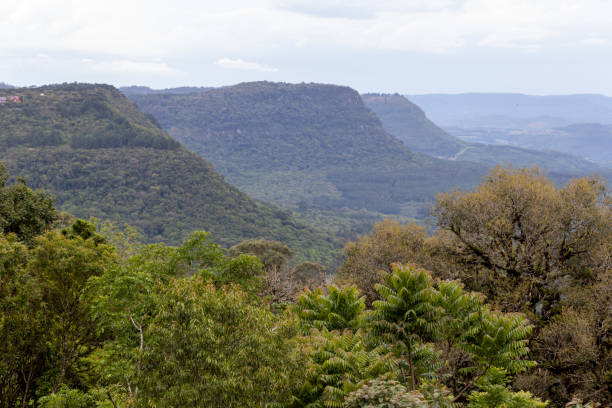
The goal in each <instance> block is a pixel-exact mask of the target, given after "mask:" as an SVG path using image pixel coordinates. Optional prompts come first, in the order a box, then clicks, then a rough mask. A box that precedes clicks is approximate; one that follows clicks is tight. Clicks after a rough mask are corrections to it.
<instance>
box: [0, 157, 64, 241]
mask: <svg viewBox="0 0 612 408" xmlns="http://www.w3.org/2000/svg"><path fill="white" fill-rule="evenodd" d="M7 180H8V175H7V174H6V172H5V168H4V165H2V163H0V233H4V234H9V233H14V234H16V235H17V237H18V238H19V240H20V241H23V242H25V243H27V244H32V240H33V239H34V237H35V236H37V235H40V234H42V233H43V232H45V231H47V230H49V229H50V228H51V227H52V225H53V224H54V222H55V221H56V219H57V216H58V215H57V210H56V209H55V207H54V206H53V199H52V198H51V197H50V196H49V195H47V194H45V193H44V192H43V191H32V190H31V189H30V188H28V187H27V186H26V184H25V181H24V180H21V179H20V180H18V181H17V182H16V183H14V184H13V185H11V186H7V184H6V183H7Z"/></svg>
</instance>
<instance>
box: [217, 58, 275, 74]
mask: <svg viewBox="0 0 612 408" xmlns="http://www.w3.org/2000/svg"><path fill="white" fill-rule="evenodd" d="M215 64H216V65H218V66H220V67H223V68H230V69H240V70H243V71H259V72H278V69H277V68H272V67H269V66H267V65H263V64H258V63H257V62H248V61H245V60H243V59H241V58H238V59H231V58H221V59H220V60H218V61H216V62H215Z"/></svg>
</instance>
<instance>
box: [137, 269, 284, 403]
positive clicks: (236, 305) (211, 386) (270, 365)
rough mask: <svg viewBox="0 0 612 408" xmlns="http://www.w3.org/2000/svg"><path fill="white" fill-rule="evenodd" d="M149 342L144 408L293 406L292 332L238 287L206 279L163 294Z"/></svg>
mask: <svg viewBox="0 0 612 408" xmlns="http://www.w3.org/2000/svg"><path fill="white" fill-rule="evenodd" d="M159 299H160V305H159V310H160V312H159V314H158V315H157V316H155V318H154V319H153V321H152V322H151V324H150V325H149V327H148V329H147V330H146V333H145V337H146V338H147V339H149V341H148V346H147V348H146V351H145V353H144V357H143V370H144V372H146V376H144V377H143V379H142V388H141V390H142V403H143V404H144V405H145V406H184V405H185V406H194V407H261V406H264V405H266V404H272V403H282V402H284V401H287V400H288V398H289V396H288V395H287V389H288V386H289V384H290V383H291V381H293V380H294V379H295V377H294V378H292V377H291V376H287V375H284V373H286V372H287V370H289V369H290V368H291V364H292V363H291V360H290V357H291V354H292V353H291V351H290V349H289V343H288V342H287V341H286V331H287V330H291V327H290V326H287V324H286V323H284V322H282V321H279V319H278V317H276V316H274V315H273V314H272V313H270V312H269V311H267V310H265V309H262V308H259V307H256V306H253V305H251V304H250V303H249V301H248V298H247V296H246V295H245V294H244V293H243V292H241V291H239V290H237V289H234V288H230V287H225V288H221V289H216V288H215V287H214V286H213V285H212V284H211V283H208V284H207V283H205V282H204V281H203V280H202V279H201V278H200V277H197V276H194V277H192V278H188V279H181V280H172V281H171V282H170V283H169V286H168V287H167V288H162V292H161V293H160V296H159Z"/></svg>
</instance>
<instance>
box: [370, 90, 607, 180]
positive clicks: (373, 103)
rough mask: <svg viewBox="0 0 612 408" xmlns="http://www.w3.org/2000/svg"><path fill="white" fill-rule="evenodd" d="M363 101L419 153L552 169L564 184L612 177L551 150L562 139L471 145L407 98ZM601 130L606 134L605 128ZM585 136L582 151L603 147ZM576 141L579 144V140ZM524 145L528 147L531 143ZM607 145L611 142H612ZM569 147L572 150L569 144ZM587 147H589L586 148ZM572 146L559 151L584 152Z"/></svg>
mask: <svg viewBox="0 0 612 408" xmlns="http://www.w3.org/2000/svg"><path fill="white" fill-rule="evenodd" d="M362 98H363V100H364V102H365V103H366V105H367V106H368V107H369V108H371V109H372V110H373V111H374V112H375V113H376V114H377V115H378V117H379V118H380V119H381V121H382V124H383V126H384V127H385V129H386V130H387V131H388V132H389V133H391V134H393V135H396V136H398V138H400V139H401V140H402V141H403V142H404V143H405V144H406V146H408V147H410V148H411V149H414V150H417V151H421V152H424V153H429V154H432V155H435V156H438V157H443V158H447V159H450V160H460V161H471V162H478V163H483V164H485V165H487V166H495V165H496V164H504V165H506V164H512V165H513V166H516V167H523V166H539V167H541V168H545V169H547V170H549V171H550V173H551V176H552V177H553V178H554V179H556V180H557V181H565V180H566V179H567V178H570V177H572V176H579V175H584V174H589V173H594V172H599V173H601V174H605V175H608V174H609V171H608V170H606V169H602V168H601V167H600V166H599V165H597V164H595V163H593V162H591V161H588V160H585V159H583V158H581V157H579V156H576V155H572V154H568V153H563V152H560V151H553V150H551V149H552V147H553V146H554V147H555V148H557V146H559V144H560V143H563V142H562V141H561V140H560V139H555V140H551V139H550V138H549V139H547V140H539V141H538V142H536V141H535V140H533V139H532V140H531V143H529V146H530V147H532V148H531V149H527V148H524V147H519V146H522V145H523V144H520V143H517V145H516V146H507V145H496V143H495V142H491V143H486V142H487V140H483V142H485V143H473V142H469V141H468V140H469V139H468V138H466V139H467V140H461V139H459V138H457V137H455V136H451V135H449V134H448V133H447V132H445V131H444V130H442V129H441V128H439V127H438V126H436V125H435V124H434V123H433V122H431V121H430V120H429V119H428V118H427V117H426V115H425V113H424V112H423V111H422V110H421V109H420V108H419V107H417V106H416V105H415V104H413V103H412V102H410V101H409V100H408V99H407V98H405V97H404V96H401V95H397V94H396V95H372V94H368V95H363V96H362ZM572 129H573V131H574V132H578V131H579V129H582V128H581V127H576V126H575V127H572ZM599 130H600V132H604V133H605V127H603V129H599ZM608 131H609V130H608ZM568 132H569V130H568ZM558 133H559V132H557V134H558ZM584 133H585V134H583V135H582V136H583V137H581V138H580V140H582V141H583V143H584V144H585V146H583V149H593V148H595V149H597V148H601V147H603V144H602V143H600V142H598V141H597V140H596V137H597V136H596V135H595V134H592V137H591V136H586V133H589V130H587V129H584ZM573 140H574V142H577V143H576V144H579V142H578V138H575V139H573ZM525 142H526V143H525V144H527V142H528V141H527V140H526V141H525ZM608 143H612V140H610V142H608ZM567 144H568V147H569V141H568V143H567ZM586 145H588V146H589V147H588V148H587V147H586ZM573 147H574V150H571V149H569V148H566V149H562V148H560V149H559V150H563V151H566V152H567V151H572V152H574V153H579V152H580V151H581V150H580V149H577V147H578V146H573Z"/></svg>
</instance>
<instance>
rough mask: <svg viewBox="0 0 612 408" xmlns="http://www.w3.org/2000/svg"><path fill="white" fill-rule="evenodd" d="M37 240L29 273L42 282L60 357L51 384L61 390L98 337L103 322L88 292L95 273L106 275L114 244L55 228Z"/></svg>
mask: <svg viewBox="0 0 612 408" xmlns="http://www.w3.org/2000/svg"><path fill="white" fill-rule="evenodd" d="M34 242H35V244H36V246H35V247H34V248H33V249H32V251H31V257H32V259H31V261H30V262H29V263H28V265H27V273H28V274H29V275H30V276H32V277H34V278H35V279H36V281H37V285H38V286H39V287H40V291H41V296H42V300H43V302H44V305H45V314H46V316H45V320H46V321H47V322H49V325H50V327H49V332H48V336H49V344H50V348H51V351H52V352H53V354H54V356H55V357H56V358H57V359H58V361H57V362H56V363H54V365H55V367H54V371H55V380H54V381H53V385H52V387H51V389H52V391H53V392H55V391H57V390H58V389H59V387H60V385H62V383H63V382H64V380H65V378H66V376H67V375H70V374H71V370H72V369H74V368H75V365H76V364H77V363H78V362H79V360H80V358H81V357H83V356H85V355H87V354H88V353H89V352H91V351H92V350H93V348H94V347H95V346H96V344H97V343H98V337H97V330H96V328H97V322H96V320H95V319H94V317H93V316H92V315H91V314H90V310H89V305H88V304H87V302H86V301H85V300H84V297H83V295H84V292H85V288H86V284H87V281H88V280H89V278H91V277H93V276H99V275H102V274H103V273H104V271H105V270H106V268H108V267H109V265H111V264H112V263H113V262H114V256H113V251H112V248H111V247H109V246H106V245H103V244H98V243H96V242H95V240H94V239H93V238H88V239H83V238H82V237H80V236H76V237H74V238H68V237H66V236H64V235H63V234H60V233H58V232H55V231H54V232H49V233H47V234H45V235H43V236H40V237H37V238H36V239H35V240H34ZM72 374H74V373H72Z"/></svg>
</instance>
